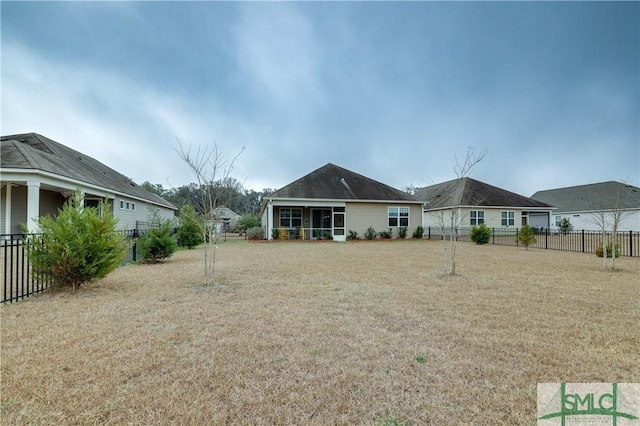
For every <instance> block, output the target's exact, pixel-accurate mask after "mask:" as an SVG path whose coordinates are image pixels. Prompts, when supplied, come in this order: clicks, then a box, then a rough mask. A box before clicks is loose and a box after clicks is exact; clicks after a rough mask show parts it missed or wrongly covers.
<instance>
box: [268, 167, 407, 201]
mask: <svg viewBox="0 0 640 426" xmlns="http://www.w3.org/2000/svg"><path fill="white" fill-rule="evenodd" d="M267 198H270V199H274V198H294V199H295V198H304V199H325V200H360V201H381V200H388V201H415V202H417V201H418V200H417V199H416V198H415V197H413V196H412V195H410V194H407V193H406V192H403V191H400V190H398V189H395V188H392V187H390V186H388V185H385V184H383V183H380V182H378V181H375V180H373V179H370V178H368V177H366V176H362V175H360V174H358V173H354V172H352V171H350V170H347V169H344V168H342V167H339V166H336V165H335V164H332V163H328V164H326V165H324V166H322V167H320V168H319V169H317V170H314V171H312V172H311V173H309V174H308V175H306V176H303V177H301V178H300V179H298V180H295V181H293V182H291V183H290V184H288V185H286V186H284V187H282V188H281V189H279V190H277V191H275V192H274V193H272V194H270V195H269V196H268V197H267Z"/></svg>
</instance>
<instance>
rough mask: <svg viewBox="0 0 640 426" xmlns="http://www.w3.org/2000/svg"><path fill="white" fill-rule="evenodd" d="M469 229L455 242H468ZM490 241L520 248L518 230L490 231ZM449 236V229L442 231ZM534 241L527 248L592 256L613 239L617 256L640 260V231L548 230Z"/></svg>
mask: <svg viewBox="0 0 640 426" xmlns="http://www.w3.org/2000/svg"><path fill="white" fill-rule="evenodd" d="M471 229H472V228H460V229H459V230H458V233H457V235H458V241H471V237H470V233H471ZM490 229H491V240H490V241H489V244H496V245H507V246H520V245H522V244H520V242H519V241H518V232H519V231H520V229H519V228H490ZM444 233H445V234H446V235H447V238H448V235H449V230H447V229H445V232H444ZM442 234H443V232H442V229H441V228H439V227H428V228H427V229H425V238H431V239H434V238H435V239H439V238H442ZM535 234H536V235H535V237H536V240H535V242H533V243H531V244H529V247H532V248H538V249H546V250H560V251H573V252H581V253H595V251H596V248H598V247H602V241H603V239H604V241H605V243H606V244H608V243H613V241H614V240H615V241H616V242H617V245H618V247H619V250H620V256H628V257H640V232H638V231H623V232H617V233H616V235H615V238H614V235H613V234H612V233H611V232H607V233H603V232H601V231H587V230H580V231H571V232H558V231H552V230H549V229H548V228H545V229H537V230H535Z"/></svg>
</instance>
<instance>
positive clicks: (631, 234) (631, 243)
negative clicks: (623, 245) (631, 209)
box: [629, 230, 633, 257]
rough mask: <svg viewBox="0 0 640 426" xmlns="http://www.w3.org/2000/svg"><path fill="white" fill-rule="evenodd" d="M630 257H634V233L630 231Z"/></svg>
mask: <svg viewBox="0 0 640 426" xmlns="http://www.w3.org/2000/svg"><path fill="white" fill-rule="evenodd" d="M629 257H633V231H631V230H630V231H629Z"/></svg>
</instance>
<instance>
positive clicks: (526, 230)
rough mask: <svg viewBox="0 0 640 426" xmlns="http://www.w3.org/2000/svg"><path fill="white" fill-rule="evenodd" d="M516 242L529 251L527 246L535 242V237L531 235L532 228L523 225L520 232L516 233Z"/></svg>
mask: <svg viewBox="0 0 640 426" xmlns="http://www.w3.org/2000/svg"><path fill="white" fill-rule="evenodd" d="M518 242H519V243H520V244H522V245H523V246H524V247H525V248H526V249H527V250H529V246H530V245H531V244H535V242H536V235H535V234H534V233H533V228H531V227H530V226H529V225H524V226H523V227H522V228H521V229H520V231H518Z"/></svg>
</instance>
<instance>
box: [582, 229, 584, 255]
mask: <svg viewBox="0 0 640 426" xmlns="http://www.w3.org/2000/svg"><path fill="white" fill-rule="evenodd" d="M582 252H583V253H584V229H583V230H582Z"/></svg>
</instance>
